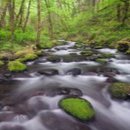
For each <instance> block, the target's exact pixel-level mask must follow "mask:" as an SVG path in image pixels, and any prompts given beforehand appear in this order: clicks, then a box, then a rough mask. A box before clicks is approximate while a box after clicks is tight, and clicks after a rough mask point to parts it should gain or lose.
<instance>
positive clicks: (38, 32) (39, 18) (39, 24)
mask: <svg viewBox="0 0 130 130" xmlns="http://www.w3.org/2000/svg"><path fill="white" fill-rule="evenodd" d="M37 16H38V18H37V42H36V46H37V45H39V44H40V37H41V29H40V28H41V0H37Z"/></svg>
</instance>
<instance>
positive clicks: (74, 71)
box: [67, 68, 82, 76]
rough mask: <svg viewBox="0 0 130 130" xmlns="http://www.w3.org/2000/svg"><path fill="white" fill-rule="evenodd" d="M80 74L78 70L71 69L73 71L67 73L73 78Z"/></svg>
mask: <svg viewBox="0 0 130 130" xmlns="http://www.w3.org/2000/svg"><path fill="white" fill-rule="evenodd" d="M81 73H82V72H81V69H79V68H73V69H71V70H68V71H67V74H71V75H73V76H77V75H80V74H81Z"/></svg>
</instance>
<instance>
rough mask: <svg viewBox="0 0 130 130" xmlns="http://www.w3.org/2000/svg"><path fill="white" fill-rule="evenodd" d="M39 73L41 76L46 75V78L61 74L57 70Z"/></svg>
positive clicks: (40, 71)
mask: <svg viewBox="0 0 130 130" xmlns="http://www.w3.org/2000/svg"><path fill="white" fill-rule="evenodd" d="M38 73H39V74H41V75H46V76H53V75H58V74H59V72H58V70H56V69H46V70H39V71H38Z"/></svg>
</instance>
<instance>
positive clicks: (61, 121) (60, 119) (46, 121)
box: [39, 111, 90, 130]
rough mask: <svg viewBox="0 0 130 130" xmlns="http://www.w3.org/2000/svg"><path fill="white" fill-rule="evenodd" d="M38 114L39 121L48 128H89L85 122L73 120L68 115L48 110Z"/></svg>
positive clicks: (88, 129)
mask: <svg viewBox="0 0 130 130" xmlns="http://www.w3.org/2000/svg"><path fill="white" fill-rule="evenodd" d="M39 115H40V119H41V122H42V123H43V125H44V126H45V127H46V128H47V129H49V130H52V129H53V130H90V128H89V127H88V126H87V125H86V124H83V123H80V122H78V121H75V120H73V119H72V118H71V117H69V116H68V117H66V116H64V115H62V114H56V113H55V112H49V111H48V112H41V113H39Z"/></svg>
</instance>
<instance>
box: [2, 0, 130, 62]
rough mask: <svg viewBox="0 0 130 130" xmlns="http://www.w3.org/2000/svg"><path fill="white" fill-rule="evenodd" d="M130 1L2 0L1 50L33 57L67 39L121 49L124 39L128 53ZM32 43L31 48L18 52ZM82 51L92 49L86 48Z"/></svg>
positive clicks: (86, 53)
mask: <svg viewBox="0 0 130 130" xmlns="http://www.w3.org/2000/svg"><path fill="white" fill-rule="evenodd" d="M129 5H130V0H101V1H100V0H87V1H86V0H82V1H75V0H68V1H67V0H62V1H59V0H58V1H57V0H43V1H42V0H36V1H32V0H28V1H25V0H18V1H14V0H1V1H0V51H1V52H2V51H3V52H7V53H9V54H11V55H9V57H8V55H6V59H8V60H14V59H17V58H20V59H21V61H22V59H23V61H27V60H33V59H35V58H36V55H35V54H37V52H38V51H39V50H41V49H46V48H51V47H53V46H55V45H57V44H59V43H58V42H57V39H65V40H72V41H76V42H77V44H76V46H77V48H82V49H85V48H86V46H90V47H92V48H102V47H113V48H118V50H119V51H122V43H123V46H124V50H125V53H126V54H129V47H128V48H127V49H126V48H125V47H126V46H125V45H126V44H128V45H129V46H130V44H129V43H130V40H129V39H130V36H129V34H130V8H129ZM124 39H125V40H124ZM124 43H125V45H124ZM29 47H31V52H30V51H26V53H24V55H22V53H21V55H20V54H18V53H19V51H20V50H29ZM124 50H123V51H124ZM32 54H33V56H32ZM25 55H27V56H25ZM82 55H84V56H91V55H92V53H91V52H89V51H87V50H85V51H84V52H82ZM110 57H111V56H110V55H109V56H105V57H101V58H110Z"/></svg>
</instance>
